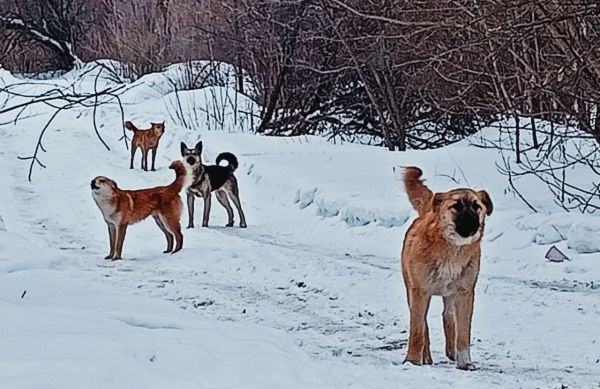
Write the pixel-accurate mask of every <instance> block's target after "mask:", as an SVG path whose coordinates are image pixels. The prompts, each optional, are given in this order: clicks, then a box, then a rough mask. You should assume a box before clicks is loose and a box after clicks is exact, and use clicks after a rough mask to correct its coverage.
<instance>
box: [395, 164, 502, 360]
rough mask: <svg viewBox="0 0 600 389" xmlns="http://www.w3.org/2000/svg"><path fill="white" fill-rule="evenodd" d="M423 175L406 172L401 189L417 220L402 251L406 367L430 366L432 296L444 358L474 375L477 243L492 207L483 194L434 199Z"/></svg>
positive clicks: (464, 193) (456, 192)
mask: <svg viewBox="0 0 600 389" xmlns="http://www.w3.org/2000/svg"><path fill="white" fill-rule="evenodd" d="M422 174H423V172H422V171H421V169H419V168H417V167H408V168H406V170H405V172H404V185H405V187H406V192H407V194H408V198H409V200H410V203H411V204H412V206H413V207H414V208H415V209H416V210H417V211H418V212H419V217H418V218H417V219H416V220H415V221H414V222H413V223H412V225H411V226H410V228H409V229H408V231H407V232H406V236H405V238H404V247H403V248H402V275H403V276H404V283H405V285H406V293H407V296H408V306H409V309H410V335H409V339H408V351H407V354H406V359H405V361H404V362H411V363H413V364H415V365H421V364H432V363H433V361H432V359H431V353H430V351H429V329H428V326H427V310H428V308H429V302H430V300H431V296H433V295H436V296H442V297H443V300H444V313H443V316H442V318H443V322H444V333H445V335H446V356H447V357H448V358H449V359H451V360H453V361H454V360H455V361H456V367H457V368H458V369H463V370H474V368H475V367H474V365H473V364H472V363H471V355H470V342H471V318H472V315H473V301H474V296H475V283H476V282H477V276H478V274H479V258H480V256H481V248H480V242H481V238H482V236H483V229H484V224H485V217H486V216H489V215H490V214H491V213H492V210H493V205H492V201H491V199H490V196H489V195H488V194H487V192H486V191H484V190H480V191H478V192H476V191H474V190H471V189H463V188H461V189H454V190H451V191H449V192H444V193H435V194H433V193H432V192H431V190H429V188H428V187H427V186H425V184H424V183H423V181H422V180H421V178H420V177H421V175H422Z"/></svg>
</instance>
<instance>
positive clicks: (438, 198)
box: [431, 193, 444, 212]
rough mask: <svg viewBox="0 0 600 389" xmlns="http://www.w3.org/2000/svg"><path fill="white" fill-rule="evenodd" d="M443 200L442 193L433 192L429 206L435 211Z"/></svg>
mask: <svg viewBox="0 0 600 389" xmlns="http://www.w3.org/2000/svg"><path fill="white" fill-rule="evenodd" d="M443 201H444V194H443V193H436V194H434V195H433V198H432V199H431V207H432V208H433V210H434V211H436V212H437V210H438V209H439V208H440V205H442V202H443Z"/></svg>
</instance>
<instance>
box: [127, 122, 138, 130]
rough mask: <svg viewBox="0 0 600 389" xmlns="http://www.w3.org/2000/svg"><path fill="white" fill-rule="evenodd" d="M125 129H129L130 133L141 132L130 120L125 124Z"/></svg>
mask: <svg viewBox="0 0 600 389" xmlns="http://www.w3.org/2000/svg"><path fill="white" fill-rule="evenodd" d="M125 128H127V129H128V130H129V131H133V132H136V131H139V129H138V128H137V127H136V126H134V125H133V123H132V122H130V121H129V120H128V121H126V122H125Z"/></svg>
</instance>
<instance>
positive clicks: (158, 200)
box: [91, 161, 191, 260]
mask: <svg viewBox="0 0 600 389" xmlns="http://www.w3.org/2000/svg"><path fill="white" fill-rule="evenodd" d="M169 168H170V169H174V170H175V175H176V177H175V180H174V181H173V182H172V183H171V184H169V185H167V186H159V187H155V188H149V189H139V190H123V189H120V188H119V187H118V186H117V183H116V182H115V181H113V180H111V179H110V178H106V177H103V176H98V177H96V178H94V179H93V180H92V182H91V187H92V197H93V198H94V201H95V202H96V204H97V205H98V208H100V211H101V212H102V216H104V220H105V221H106V224H107V225H108V236H109V239H110V252H109V254H108V255H107V256H106V258H105V259H112V260H116V259H121V250H122V248H123V240H124V239H125V232H126V230H127V226H129V225H130V224H134V223H137V222H139V221H142V220H144V219H145V218H147V217H148V216H152V217H153V218H154V221H156V224H157V225H158V227H159V228H160V229H161V231H162V232H163V233H164V234H165V237H166V238H167V249H166V250H165V251H164V252H165V253H169V252H172V253H176V252H178V251H179V250H181V247H182V246H183V234H182V233H181V225H180V224H179V219H180V217H181V208H182V204H181V197H179V192H180V191H181V189H182V188H183V186H184V184H185V183H186V179H189V177H190V175H191V172H189V170H188V168H186V166H185V165H184V163H183V162H181V161H174V162H173V163H171V166H170V167H169ZM173 240H175V249H173Z"/></svg>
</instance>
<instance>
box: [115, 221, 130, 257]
mask: <svg viewBox="0 0 600 389" xmlns="http://www.w3.org/2000/svg"><path fill="white" fill-rule="evenodd" d="M116 230H117V231H116V232H117V233H116V242H115V252H114V255H113V258H112V259H113V261H115V260H117V259H121V252H122V251H123V241H124V240H125V233H126V232H127V224H120V225H118V226H116Z"/></svg>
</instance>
